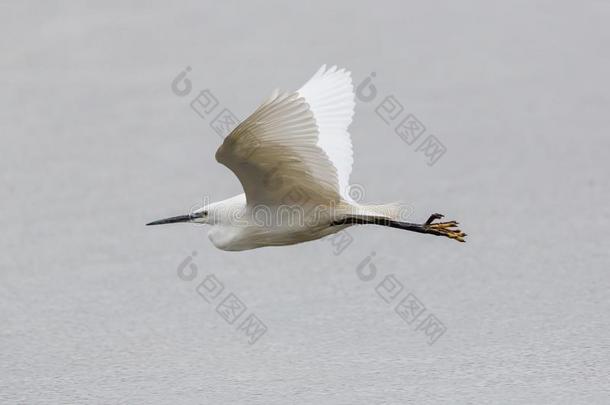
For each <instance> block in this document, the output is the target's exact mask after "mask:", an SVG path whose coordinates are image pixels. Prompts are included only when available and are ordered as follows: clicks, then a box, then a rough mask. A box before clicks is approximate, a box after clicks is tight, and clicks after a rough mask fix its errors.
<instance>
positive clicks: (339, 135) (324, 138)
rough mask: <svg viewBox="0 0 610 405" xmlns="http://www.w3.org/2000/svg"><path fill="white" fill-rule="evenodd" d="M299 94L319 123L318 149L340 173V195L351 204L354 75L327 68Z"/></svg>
mask: <svg viewBox="0 0 610 405" xmlns="http://www.w3.org/2000/svg"><path fill="white" fill-rule="evenodd" d="M298 93H299V94H300V95H301V96H302V97H303V98H305V101H306V102H307V104H309V108H310V109H311V112H313V115H314V117H315V119H316V124H317V126H318V132H319V139H318V146H320V147H321V148H322V149H323V150H324V152H326V154H327V155H328V157H329V158H330V161H331V162H332V164H333V166H335V168H336V169H337V180H338V185H339V193H340V194H341V196H342V197H343V199H344V200H347V201H351V198H350V196H349V194H348V187H349V176H350V174H351V173H352V165H353V163H354V157H353V156H354V155H353V152H352V139H351V137H350V134H349V132H347V128H348V126H349V124H350V123H351V122H352V117H353V116H354V106H355V102H354V89H353V86H352V78H351V74H350V72H349V71H346V70H345V69H339V70H337V67H336V66H333V67H331V68H330V69H328V70H326V65H323V66H322V67H321V68H320V69H319V70H318V71H317V72H316V74H315V75H313V77H312V78H311V79H309V81H308V82H307V83H305V85H303V87H301V88H300V89H299V91H298Z"/></svg>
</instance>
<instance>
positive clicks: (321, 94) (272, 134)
mask: <svg viewBox="0 0 610 405" xmlns="http://www.w3.org/2000/svg"><path fill="white" fill-rule="evenodd" d="M353 108H354V95H353V90H352V85H351V79H350V75H349V72H346V71H344V70H339V71H337V69H336V67H333V68H331V69H329V70H326V67H325V66H322V68H320V70H319V71H318V72H317V73H316V74H315V75H314V76H313V77H312V78H311V79H310V80H309V81H308V82H307V83H306V84H305V85H304V86H303V87H302V88H301V89H300V90H299V91H298V92H294V93H280V92H277V91H276V92H274V93H273V94H272V96H271V97H270V98H269V99H268V100H267V101H265V102H264V103H263V104H262V105H261V106H260V107H259V108H258V109H257V110H256V111H255V112H254V113H253V114H252V115H250V116H249V117H248V118H247V119H246V120H245V121H244V122H242V123H241V124H240V125H238V126H237V128H235V129H234V130H233V132H231V134H229V136H228V137H227V138H225V140H224V142H223V144H222V145H221V146H220V148H219V149H218V151H217V152H216V160H217V161H218V162H220V163H222V164H224V165H225V166H227V167H228V168H229V169H231V171H233V173H235V175H236V176H237V177H238V178H239V181H240V182H241V184H242V186H243V188H244V191H245V193H246V199H247V202H248V205H251V206H255V205H258V204H267V205H281V204H291V203H297V204H303V203H304V202H305V201H307V202H312V203H315V204H324V205H327V204H331V203H332V202H339V201H340V200H341V199H343V200H348V201H350V198H349V196H348V195H347V187H348V184H349V175H350V173H351V167H352V163H353V157H352V146H351V140H350V137H349V134H348V133H347V126H348V125H349V123H350V122H351V119H352V116H353Z"/></svg>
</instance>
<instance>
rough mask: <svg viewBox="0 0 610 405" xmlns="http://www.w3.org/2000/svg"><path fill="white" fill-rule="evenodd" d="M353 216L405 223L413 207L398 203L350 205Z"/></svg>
mask: <svg viewBox="0 0 610 405" xmlns="http://www.w3.org/2000/svg"><path fill="white" fill-rule="evenodd" d="M351 208H352V212H351V214H353V215H365V216H375V217H383V218H387V219H392V220H395V221H406V220H407V219H408V218H409V217H410V216H411V214H412V213H413V207H412V206H410V205H408V204H404V203H402V202H400V201H395V202H391V203H388V204H366V205H364V204H362V205H361V204H358V205H352V207H351Z"/></svg>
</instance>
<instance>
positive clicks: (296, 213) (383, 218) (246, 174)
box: [147, 65, 466, 251]
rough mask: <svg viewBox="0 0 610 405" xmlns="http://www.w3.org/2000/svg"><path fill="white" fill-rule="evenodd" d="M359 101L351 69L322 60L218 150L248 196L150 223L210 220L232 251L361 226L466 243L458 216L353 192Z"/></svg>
mask: <svg viewBox="0 0 610 405" xmlns="http://www.w3.org/2000/svg"><path fill="white" fill-rule="evenodd" d="M354 105H355V104H354V91H353V86H352V81H351V76H350V72H348V71H346V70H344V69H337V68H336V67H334V66H333V67H331V68H330V69H328V70H327V69H326V65H324V66H322V67H321V68H320V69H319V70H318V72H317V73H316V74H315V75H314V76H313V77H312V78H311V79H310V80H309V81H308V82H307V83H305V85H304V86H303V87H301V88H300V89H299V90H298V91H296V92H280V91H278V90H276V91H274V92H273V94H272V95H271V97H269V98H268V99H267V100H266V101H265V102H264V103H263V104H262V105H261V106H260V107H259V108H258V109H257V110H256V111H254V113H253V114H252V115H250V116H249V117H248V118H247V119H246V120H245V121H243V122H242V123H240V124H239V125H238V126H237V127H236V128H235V129H234V130H233V131H232V132H231V133H230V134H229V135H228V136H227V137H226V138H225V140H224V142H223V144H222V145H221V146H220V147H219V148H218V151H217V152H216V160H217V161H218V162H220V163H222V164H223V165H225V166H227V167H228V168H229V169H230V170H231V171H233V173H234V174H235V175H236V176H237V178H238V179H239V181H240V182H241V185H242V186H243V189H244V194H240V195H237V196H235V197H232V198H229V199H226V200H223V201H219V202H215V203H212V204H208V205H206V206H204V207H201V208H199V209H197V210H195V211H193V212H191V213H189V214H187V215H180V216H177V217H172V218H166V219H162V220H159V221H154V222H151V223H149V224H147V225H159V224H170V223H176V222H191V223H200V224H208V225H211V229H210V231H209V233H208V236H209V238H210V240H211V241H212V243H213V244H214V245H215V246H216V247H217V248H219V249H223V250H232V251H236V250H247V249H254V248H258V247H263V246H280V245H291V244H295V243H300V242H305V241H310V240H314V239H319V238H322V237H324V236H326V235H330V234H332V233H335V232H338V231H340V230H342V229H344V228H346V227H349V226H352V225H357V224H374V225H383V226H389V227H393V228H398V229H404V230H408V231H414V232H419V233H427V234H432V235H440V236H446V237H448V238H451V239H455V240H457V241H460V242H464V236H466V234H465V233H463V232H461V231H460V230H459V229H458V228H457V222H455V221H450V222H434V221H436V220H437V219H440V218H441V217H442V215H440V214H433V215H431V216H430V218H429V219H428V220H427V221H426V222H425V223H423V224H415V223H409V222H402V221H400V217H399V212H398V210H399V206H398V205H396V204H383V205H363V204H360V203H357V202H356V201H354V200H353V199H352V198H351V197H350V196H349V194H348V190H349V176H350V173H351V171H352V163H353V161H354V159H353V153H352V142H351V139H350V135H349V133H348V132H347V128H348V126H349V124H350V123H351V121H352V116H353V115H354Z"/></svg>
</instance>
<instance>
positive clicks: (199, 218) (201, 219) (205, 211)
mask: <svg viewBox="0 0 610 405" xmlns="http://www.w3.org/2000/svg"><path fill="white" fill-rule="evenodd" d="M210 218H211V216H210V207H201V208H199V209H196V210H194V211H192V212H190V213H188V214H186V215H178V216H176V217H169V218H165V219H159V220H157V221H153V222H150V223H148V224H146V225H164V224H175V223H177V222H191V223H195V224H211V223H212V221H211V219H210Z"/></svg>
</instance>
